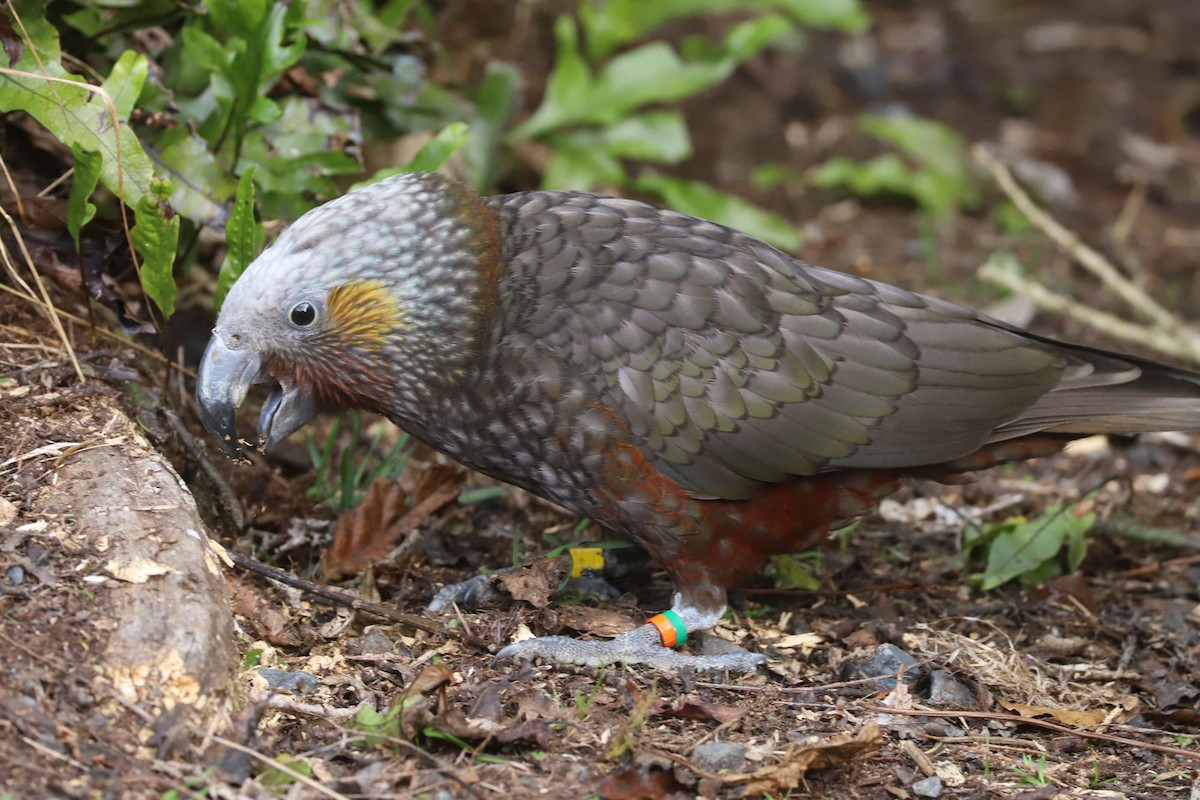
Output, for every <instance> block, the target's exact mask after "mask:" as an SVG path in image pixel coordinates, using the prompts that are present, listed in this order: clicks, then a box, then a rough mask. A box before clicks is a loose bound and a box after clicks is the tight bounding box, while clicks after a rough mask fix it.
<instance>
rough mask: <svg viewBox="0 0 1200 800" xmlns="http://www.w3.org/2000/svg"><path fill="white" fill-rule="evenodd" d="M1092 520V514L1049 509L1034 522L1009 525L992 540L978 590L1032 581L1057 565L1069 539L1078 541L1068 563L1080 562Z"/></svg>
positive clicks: (1093, 516) (1073, 547)
mask: <svg viewBox="0 0 1200 800" xmlns="http://www.w3.org/2000/svg"><path fill="white" fill-rule="evenodd" d="M1095 520H1096V515H1095V514H1085V515H1083V516H1080V517H1077V516H1075V515H1074V514H1072V513H1071V512H1070V509H1067V510H1063V509H1061V508H1059V507H1057V506H1049V507H1047V508H1046V510H1045V512H1043V513H1042V515H1041V516H1040V517H1038V518H1037V519H1034V520H1029V521H1019V522H1017V523H1015V524H1013V523H1009V525H1008V526H1006V529H1005V530H1002V531H1001V532H1000V533H999V534H997V535H996V537H995V539H993V540H992V543H991V546H990V548H989V550H988V559H987V566H986V568H985V569H984V573H983V581H982V583H981V588H983V590H984V591H989V590H991V589H994V588H996V587H997V586H1000V585H1001V584H1004V583H1007V582H1008V581H1010V580H1012V579H1013V578H1019V577H1034V576H1036V575H1038V574H1039V572H1040V571H1041V570H1044V569H1046V567H1045V566H1044V565H1045V564H1046V562H1051V561H1052V562H1054V563H1055V565H1057V559H1058V554H1059V552H1060V551H1061V550H1062V546H1063V543H1064V541H1069V540H1071V539H1076V540H1077V541H1076V542H1075V543H1074V544H1073V545H1071V546H1070V548H1069V550H1070V552H1069V553H1068V559H1069V560H1073V559H1076V558H1077V559H1078V560H1080V561H1082V558H1083V555H1082V549H1081V548H1082V547H1083V535H1084V534H1085V533H1086V532H1087V531H1088V529H1089V528H1091V526H1092V523H1093V522H1095Z"/></svg>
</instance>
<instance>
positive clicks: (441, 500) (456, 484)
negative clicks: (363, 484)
mask: <svg viewBox="0 0 1200 800" xmlns="http://www.w3.org/2000/svg"><path fill="white" fill-rule="evenodd" d="M461 488H462V472H461V471H459V470H457V469H455V468H454V467H450V466H445V465H442V464H436V465H434V466H432V467H430V468H429V469H428V470H426V471H425V472H424V473H423V474H422V475H421V477H420V478H418V479H417V485H416V487H414V489H413V493H412V498H411V502H410V499H409V498H408V497H407V496H406V495H405V492H404V490H403V489H402V488H401V486H400V484H399V483H398V482H397V481H395V480H392V479H391V478H377V479H376V480H375V481H374V482H373V483H372V484H371V485H370V487H368V488H367V496H366V497H365V498H363V501H362V502H361V503H359V504H358V505H357V506H356V507H355V508H354V509H353V510H352V511H348V512H346V513H345V514H343V515H342V516H341V517H340V518H339V519H338V524H337V530H336V531H335V532H334V534H333V543H332V544H330V545H329V549H328V550H326V551H325V554H324V555H323V556H322V557H321V570H322V572H323V573H324V575H325V577H326V578H327V579H328V580H337V579H338V578H341V577H343V576H345V575H355V574H357V573H359V572H362V571H363V570H364V569H366V567H367V565H368V564H371V563H374V562H377V561H381V560H383V559H384V558H386V557H387V555H388V553H390V552H391V551H392V547H394V546H395V544H396V542H397V541H398V540H399V539H400V537H401V536H404V535H405V534H407V533H409V532H410V531H412V530H415V529H416V527H417V526H418V525H420V524H421V523H422V522H424V521H425V519H426V518H427V517H428V516H429V515H431V514H434V513H436V512H437V511H439V510H440V509H441V508H443V507H444V506H446V505H447V504H449V503H450V502H452V501H453V500H454V498H456V497H458V493H459V490H460V489H461Z"/></svg>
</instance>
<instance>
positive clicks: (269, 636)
mask: <svg viewBox="0 0 1200 800" xmlns="http://www.w3.org/2000/svg"><path fill="white" fill-rule="evenodd" d="M230 587H231V589H232V591H233V600H234V604H233V613H235V614H237V615H238V616H240V617H242V618H243V619H245V620H246V622H247V623H248V624H249V625H250V630H252V631H253V632H254V635H255V636H257V637H258V638H260V639H265V640H266V641H268V642H270V643H271V644H273V645H278V646H280V647H298V646H300V645H302V644H303V643H304V640H303V639H302V638H301V637H300V636H299V634H297V633H296V631H295V630H294V629H293V628H292V627H291V623H290V621H289V620H288V618H287V617H285V616H284V615H283V614H281V613H280V612H279V611H277V610H276V609H275V608H274V607H272V606H271V605H270V604H268V603H264V602H263V601H262V598H261V597H260V596H259V594H258V593H257V592H255V591H254V590H253V589H252V588H250V587H249V586H247V585H246V584H244V583H242V582H241V581H237V582H231V584H230Z"/></svg>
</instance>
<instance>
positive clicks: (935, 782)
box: [912, 775, 942, 797]
mask: <svg viewBox="0 0 1200 800" xmlns="http://www.w3.org/2000/svg"><path fill="white" fill-rule="evenodd" d="M912 791H913V794H915V795H916V796H917V797H937V796H938V795H940V794H941V793H942V779H941V778H939V777H938V776H937V775H934V776H932V777H929V778H924V779H923V780H919V781H917V782H916V783H914V784H913V785H912Z"/></svg>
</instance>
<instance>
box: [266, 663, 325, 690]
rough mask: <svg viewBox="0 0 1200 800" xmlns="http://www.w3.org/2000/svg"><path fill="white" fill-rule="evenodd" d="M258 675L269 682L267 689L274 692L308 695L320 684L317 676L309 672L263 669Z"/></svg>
mask: <svg viewBox="0 0 1200 800" xmlns="http://www.w3.org/2000/svg"><path fill="white" fill-rule="evenodd" d="M258 674H259V676H260V677H262V679H263V680H265V681H266V682H267V687H268V688H269V689H271V690H273V691H275V690H278V691H284V692H291V693H292V694H308V693H309V692H311V691H313V690H314V689H316V688H317V686H318V685H319V684H320V681H318V680H317V678H316V676H315V675H310V674H309V673H307V672H288V671H287V670H285V669H272V668H270V667H263V668H262V669H260V670H259V671H258Z"/></svg>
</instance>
